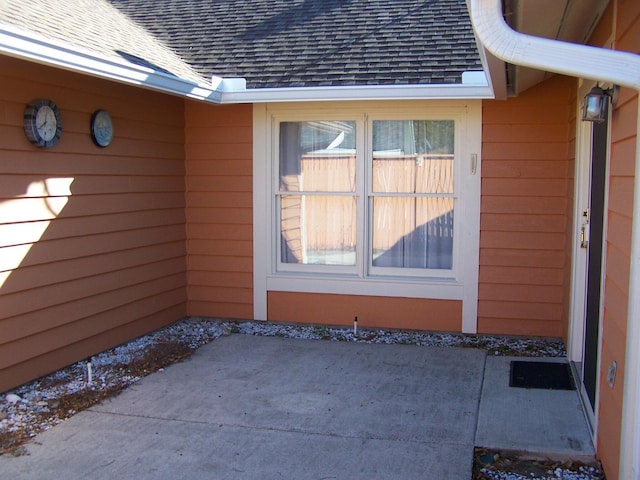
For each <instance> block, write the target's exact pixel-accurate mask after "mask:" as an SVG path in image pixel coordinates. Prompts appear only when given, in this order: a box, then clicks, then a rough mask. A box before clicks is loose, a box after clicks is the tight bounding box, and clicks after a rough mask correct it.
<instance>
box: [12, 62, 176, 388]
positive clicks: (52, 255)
mask: <svg viewBox="0 0 640 480" xmlns="http://www.w3.org/2000/svg"><path fill="white" fill-rule="evenodd" d="M0 72H2V73H1V74H0V86H1V87H2V88H0V391H2V390H5V389H7V388H10V387H12V386H15V385H17V384H20V383H23V382H25V381H28V380H31V379H33V378H35V377H38V376H40V375H42V374H45V373H47V372H50V371H52V370H55V369H57V368H60V367H63V366H65V365H67V364H69V363H72V362H74V361H77V360H81V359H82V358H85V357H87V356H89V355H92V354H95V353H97V352H100V351H102V350H105V349H107V348H109V347H112V346H115V345H117V344H120V343H122V342H124V341H127V340H130V339H132V338H135V337H136V336H139V335H141V334H145V333H148V332H149V331H152V330H154V329H157V328H159V327H162V326H164V325H166V324H168V323H171V322H173V321H175V320H177V319H179V318H181V317H183V316H185V315H186V262H185V216H184V205H185V201H184V106H183V101H182V100H180V99H177V98H173V97H167V96H163V95H158V94H155V93H151V92H148V91H145V90H140V89H134V88H131V87H128V86H124V85H119V84H115V83H111V82H105V81H102V80H99V79H95V78H89V77H82V76H78V75H75V74H72V73H69V72H64V71H59V70H54V69H50V68H47V67H44V66H39V65H35V64H28V63H25V62H21V61H19V60H15V59H10V58H7V57H0ZM44 79H46V82H45V81H43V80H44ZM36 98H50V99H52V100H53V101H54V102H55V103H56V104H57V105H58V107H59V109H60V112H61V116H62V125H63V129H62V137H61V139H60V141H59V142H58V144H57V145H56V146H55V147H53V148H51V149H39V148H36V147H33V146H31V145H30V144H29V142H28V141H27V139H26V137H25V135H24V131H23V126H22V117H23V111H24V106H25V104H26V103H28V102H29V101H31V100H34V99H36ZM98 108H105V109H108V110H109V112H110V114H111V116H112V118H113V120H114V125H115V136H114V140H113V142H112V144H111V145H110V146H109V147H107V148H104V149H101V148H99V147H97V146H95V145H94V144H93V142H92V140H91V136H90V133H89V120H90V118H91V115H92V113H93V112H94V111H95V110H97V109H98Z"/></svg>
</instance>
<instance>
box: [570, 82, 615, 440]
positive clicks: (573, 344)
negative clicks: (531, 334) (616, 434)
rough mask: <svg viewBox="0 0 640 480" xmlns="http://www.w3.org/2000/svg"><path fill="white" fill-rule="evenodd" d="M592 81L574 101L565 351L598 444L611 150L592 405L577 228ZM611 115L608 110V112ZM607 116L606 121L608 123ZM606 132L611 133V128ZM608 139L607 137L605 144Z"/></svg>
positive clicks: (584, 197) (586, 183)
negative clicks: (585, 107) (584, 110)
mask: <svg viewBox="0 0 640 480" xmlns="http://www.w3.org/2000/svg"><path fill="white" fill-rule="evenodd" d="M594 85H595V83H594V82H591V81H581V83H580V85H579V88H578V92H577V94H578V97H577V101H576V108H577V110H576V124H577V126H576V158H575V177H574V182H575V185H574V205H573V219H574V220H573V237H572V257H571V259H572V260H571V261H572V275H571V300H570V310H569V331H568V345H567V355H568V359H569V361H570V363H571V365H572V368H573V373H574V376H575V378H576V380H577V382H576V383H578V389H579V392H580V399H581V401H582V403H583V410H584V412H585V416H586V417H587V420H588V424H589V426H590V428H591V432H592V436H593V443H594V446H596V448H597V445H596V443H597V430H598V422H597V414H596V412H598V409H599V404H600V394H599V392H600V372H601V369H602V366H601V357H602V355H601V353H602V320H603V311H604V297H605V290H604V279H605V272H606V242H607V225H608V202H609V182H608V178H609V167H610V165H609V162H610V151H609V149H607V154H606V161H605V162H606V166H605V192H604V205H603V238H602V245H603V252H602V259H601V262H602V265H601V274H600V306H599V327H598V328H599V332H600V335H599V339H598V360H597V366H596V392H595V405H594V406H593V410H592V409H591V403H590V401H589V398H588V395H587V392H586V390H585V388H584V384H583V381H582V375H583V372H582V369H583V368H584V364H583V357H584V334H585V321H586V313H587V312H586V295H587V255H588V250H587V249H584V248H581V247H580V230H581V227H582V223H583V220H582V214H583V212H584V210H585V209H586V208H587V207H588V206H589V203H590V196H591V183H590V182H591V178H590V177H591V154H592V145H593V137H592V125H591V123H589V122H582V121H580V118H581V106H582V102H583V99H584V97H585V95H586V94H587V92H589V90H590V89H591V88H592V87H593V86H594ZM609 115H610V112H609ZM610 120H611V118H610V116H609V120H608V122H609V125H610ZM607 135H610V129H609V132H608V133H607ZM609 144H610V142H609V140H607V145H609Z"/></svg>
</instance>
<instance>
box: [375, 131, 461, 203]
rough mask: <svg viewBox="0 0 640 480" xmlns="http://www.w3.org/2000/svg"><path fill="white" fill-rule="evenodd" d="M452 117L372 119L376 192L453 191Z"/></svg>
mask: <svg viewBox="0 0 640 480" xmlns="http://www.w3.org/2000/svg"><path fill="white" fill-rule="evenodd" d="M454 129H455V123H454V121H453V120H375V121H374V122H373V178H372V183H373V185H372V188H373V191H374V192H376V193H380V192H383V193H453V158H454Z"/></svg>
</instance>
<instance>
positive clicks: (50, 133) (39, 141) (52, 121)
mask: <svg viewBox="0 0 640 480" xmlns="http://www.w3.org/2000/svg"><path fill="white" fill-rule="evenodd" d="M24 133H25V135H26V136H27V138H28V139H29V141H30V142H31V143H32V144H34V145H35V146H37V147H44V148H49V147H53V146H54V145H55V144H56V143H58V140H60V135H61V134H62V120H61V118H60V112H59V111H58V107H57V106H56V104H55V103H53V102H52V101H51V100H46V99H41V100H35V101H33V102H31V103H30V104H28V105H27V106H26V107H25V109H24Z"/></svg>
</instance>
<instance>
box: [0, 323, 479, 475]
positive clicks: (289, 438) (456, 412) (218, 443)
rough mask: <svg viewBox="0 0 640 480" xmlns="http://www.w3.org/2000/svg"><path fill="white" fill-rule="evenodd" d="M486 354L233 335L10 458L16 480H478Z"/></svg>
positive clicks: (1, 463)
mask: <svg viewBox="0 0 640 480" xmlns="http://www.w3.org/2000/svg"><path fill="white" fill-rule="evenodd" d="M485 357H486V353H485V352H484V351H482V350H475V349H458V348H424V347H416V346H411V345H364V344H347V343H344V342H327V341H309V340H292V339H283V338H274V337H270V338H267V337H253V336H247V335H231V336H229V337H224V338H220V339H218V340H216V341H214V342H212V343H211V344H209V345H207V346H205V347H203V348H201V349H200V350H199V351H198V352H197V353H196V354H195V355H194V356H193V357H192V358H191V359H189V360H188V361H186V362H183V363H180V364H176V365H173V366H172V367H169V368H167V369H166V370H165V371H164V372H158V373H156V374H153V375H151V376H149V377H147V378H145V379H143V380H142V381H141V382H139V383H138V384H136V385H135V386H132V387H130V388H129V389H128V390H126V391H124V392H123V393H122V394H121V395H119V396H117V397H115V398H114V399H112V400H109V401H107V402H105V403H104V404H102V405H98V406H95V407H93V408H91V409H90V410H88V411H85V412H81V413H80V414H78V415H76V416H75V417H73V418H72V419H70V420H68V421H66V422H64V423H63V424H62V425H59V426H57V427H56V428H54V429H52V430H50V431H48V432H45V433H43V434H42V435H40V436H38V437H37V440H36V442H35V443H33V444H30V445H28V446H27V449H28V452H29V455H28V456H22V457H16V458H12V457H8V456H6V455H4V456H0V470H1V471H2V472H3V475H6V476H7V478H21V479H22V478H24V479H30V478H55V477H61V478H65V479H71V478H83V479H84V478H136V479H145V478H153V479H163V478H185V479H191V478H234V479H237V478H265V479H269V478H349V479H352V478H367V479H370V478H394V479H396V478H438V479H452V480H453V479H455V480H459V479H464V478H470V476H471V468H472V454H473V447H474V437H475V431H476V423H477V410H478V403H479V400H480V390H481V383H482V378H483V369H484V363H485Z"/></svg>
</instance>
